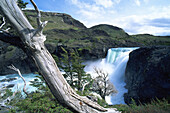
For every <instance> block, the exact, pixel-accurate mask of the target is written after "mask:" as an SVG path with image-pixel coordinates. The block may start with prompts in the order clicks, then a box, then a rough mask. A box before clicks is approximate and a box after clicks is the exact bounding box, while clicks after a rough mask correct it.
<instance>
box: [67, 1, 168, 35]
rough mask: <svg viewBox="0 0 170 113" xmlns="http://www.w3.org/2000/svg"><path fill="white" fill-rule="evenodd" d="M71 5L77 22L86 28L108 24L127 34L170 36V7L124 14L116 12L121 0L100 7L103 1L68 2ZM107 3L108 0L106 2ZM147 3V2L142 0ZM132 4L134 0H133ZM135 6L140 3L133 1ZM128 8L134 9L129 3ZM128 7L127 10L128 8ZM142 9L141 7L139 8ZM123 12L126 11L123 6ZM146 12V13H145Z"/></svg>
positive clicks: (152, 8)
mask: <svg viewBox="0 0 170 113" xmlns="http://www.w3.org/2000/svg"><path fill="white" fill-rule="evenodd" d="M70 1H71V4H73V5H75V6H76V7H77V8H78V10H77V12H76V13H77V15H78V20H80V21H81V22H83V23H84V24H85V25H86V26H87V27H91V26H94V25H98V24H109V25H114V26H118V27H120V28H123V29H124V30H125V31H126V32H128V33H129V34H143V33H149V34H153V35H167V34H169V35H170V12H169V9H170V5H169V6H159V7H157V6H154V5H153V6H152V7H148V8H145V9H142V11H143V13H138V12H137V11H135V9H134V12H132V13H130V14H125V13H121V14H120V12H119V10H116V8H118V9H119V8H120V7H119V3H120V2H124V1H121V0H112V1H111V5H110V6H109V5H106V4H107V3H106V4H105V5H104V4H103V5H102V2H104V1H105V0H103V1H102V0H98V2H97V0H94V1H96V2H88V1H86V2H85V1H82V0H81V1H80V0H70ZM106 1H107V2H108V3H109V0H106ZM143 1H144V2H148V1H149V0H143ZM133 2H134V0H133ZM124 3H126V4H127V3H128V2H124ZM135 4H136V5H138V6H140V5H141V1H140V0H135ZM114 7H116V8H114ZM129 7H134V6H133V4H131V3H129ZM129 7H128V8H129ZM141 7H142V6H141ZM123 8H124V9H123V10H127V9H126V7H124V6H123ZM145 10H146V11H145Z"/></svg>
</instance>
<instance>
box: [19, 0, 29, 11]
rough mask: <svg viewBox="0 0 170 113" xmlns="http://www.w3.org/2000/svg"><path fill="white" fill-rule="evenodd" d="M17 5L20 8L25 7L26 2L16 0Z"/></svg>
mask: <svg viewBox="0 0 170 113" xmlns="http://www.w3.org/2000/svg"><path fill="white" fill-rule="evenodd" d="M17 3H18V6H19V7H20V8H22V9H24V8H26V6H27V4H28V2H24V1H23V0H17Z"/></svg>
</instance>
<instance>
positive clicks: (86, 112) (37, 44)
mask: <svg viewBox="0 0 170 113" xmlns="http://www.w3.org/2000/svg"><path fill="white" fill-rule="evenodd" d="M31 1H32V0H31ZM0 11H1V12H2V13H3V15H4V16H5V17H6V19H8V20H9V22H11V25H13V27H14V28H15V29H16V30H17V31H18V33H19V34H20V40H21V41H22V44H23V46H24V48H23V49H24V51H25V52H26V53H27V55H28V56H30V57H31V58H33V60H34V61H35V63H36V65H37V67H38V68H39V71H40V72H41V74H42V75H43V77H44V79H45V81H46V83H47V84H48V86H49V88H50V90H51V92H52V94H53V95H54V96H55V98H56V99H57V100H58V101H59V102H60V103H61V104H63V105H65V106H67V107H69V108H70V109H71V110H73V111H75V112H81V113H98V112H105V111H107V110H106V109H105V108H103V107H101V106H100V105H98V104H97V103H95V102H92V101H91V100H89V99H88V98H86V97H82V96H79V95H78V94H76V92H75V91H74V90H73V89H72V88H71V87H70V85H69V84H68V83H67V82H66V80H65V79H64V77H63V76H62V74H61V72H60V70H59V69H58V67H57V65H56V63H55V61H54V59H53V58H52V56H51V54H50V53H49V52H48V50H47V49H46V48H45V46H44V41H45V40H46V36H44V35H43V34H42V29H43V26H44V25H45V24H46V22H44V23H43V22H41V21H40V20H38V21H39V23H38V26H39V27H38V28H37V29H34V28H33V27H32V26H31V24H30V23H29V22H28V20H27V19H26V17H25V16H24V14H23V13H22V11H21V10H20V8H19V7H18V6H17V4H16V2H15V0H0Z"/></svg>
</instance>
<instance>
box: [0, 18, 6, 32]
mask: <svg viewBox="0 0 170 113" xmlns="http://www.w3.org/2000/svg"><path fill="white" fill-rule="evenodd" d="M2 21H3V23H2V24H1V25H0V29H1V28H2V27H3V26H4V25H5V24H6V22H5V17H2Z"/></svg>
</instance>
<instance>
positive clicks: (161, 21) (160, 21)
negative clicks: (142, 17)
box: [148, 18, 170, 28]
mask: <svg viewBox="0 0 170 113" xmlns="http://www.w3.org/2000/svg"><path fill="white" fill-rule="evenodd" d="M148 24H149V25H151V26H155V27H168V28H170V18H156V19H153V20H150V21H148Z"/></svg>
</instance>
